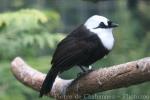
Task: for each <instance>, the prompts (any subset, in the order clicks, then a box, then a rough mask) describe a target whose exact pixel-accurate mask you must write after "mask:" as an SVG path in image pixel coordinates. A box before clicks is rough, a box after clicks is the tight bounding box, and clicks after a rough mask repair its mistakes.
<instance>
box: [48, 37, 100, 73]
mask: <svg viewBox="0 0 150 100" xmlns="http://www.w3.org/2000/svg"><path fill="white" fill-rule="evenodd" d="M89 38H90V39H93V38H91V37H87V38H86V39H77V38H74V37H69V38H65V39H64V40H63V41H61V42H60V44H58V46H57V48H56V50H55V53H54V55H53V59H52V62H51V63H52V65H54V66H55V67H61V70H62V71H63V70H67V69H69V68H71V66H73V65H79V64H80V63H82V62H84V61H86V60H87V59H88V58H89V56H90V54H91V53H92V52H93V51H94V50H95V49H96V47H97V44H96V43H93V42H91V40H89Z"/></svg>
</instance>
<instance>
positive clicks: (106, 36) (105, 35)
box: [90, 29, 114, 50]
mask: <svg viewBox="0 0 150 100" xmlns="http://www.w3.org/2000/svg"><path fill="white" fill-rule="evenodd" d="M90 31H92V32H93V33H95V34H97V36H98V37H99V38H100V40H101V42H102V43H103V45H104V46H105V48H107V49H108V50H111V49H112V48H113V46H114V37H113V34H112V29H92V30H90Z"/></svg>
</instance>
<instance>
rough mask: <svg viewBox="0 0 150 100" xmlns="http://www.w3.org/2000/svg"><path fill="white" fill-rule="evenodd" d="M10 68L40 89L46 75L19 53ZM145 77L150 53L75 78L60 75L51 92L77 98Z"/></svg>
mask: <svg viewBox="0 0 150 100" xmlns="http://www.w3.org/2000/svg"><path fill="white" fill-rule="evenodd" d="M11 71H12V73H13V74H14V76H15V77H16V78H17V79H18V80H19V81H20V82H21V83H23V84H25V85H27V86H28V87H30V88H33V89H34V90H36V91H39V90H40V87H41V85H42V82H43V80H44V78H45V74H43V73H41V72H39V71H37V70H35V69H33V68H31V67H30V66H29V65H27V64H26V63H25V62H24V61H23V60H22V59H21V58H19V57H17V58H15V59H14V60H13V61H12V63H11ZM146 81H150V57H147V58H143V59H140V60H137V61H132V62H128V63H125V64H120V65H115V66H112V67H108V68H100V69H98V70H95V71H92V72H90V73H87V74H86V75H84V76H82V77H79V78H77V79H75V80H64V79H61V78H60V77H57V78H56V81H55V82H54V85H53V88H52V91H51V93H49V94H48V96H52V97H55V98H57V99H58V100H77V99H81V97H83V95H84V94H94V93H97V92H102V91H106V90H111V89H116V88H121V87H127V86H131V85H135V84H140V83H143V82H146Z"/></svg>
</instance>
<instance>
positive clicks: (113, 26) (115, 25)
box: [109, 22, 119, 28]
mask: <svg viewBox="0 0 150 100" xmlns="http://www.w3.org/2000/svg"><path fill="white" fill-rule="evenodd" d="M118 26H119V25H118V24H116V23H114V22H112V23H111V24H110V25H109V27H111V28H115V27H118Z"/></svg>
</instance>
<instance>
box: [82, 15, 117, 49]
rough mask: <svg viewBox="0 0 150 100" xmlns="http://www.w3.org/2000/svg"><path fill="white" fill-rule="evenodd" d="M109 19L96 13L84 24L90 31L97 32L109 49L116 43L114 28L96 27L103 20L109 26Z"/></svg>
mask: <svg viewBox="0 0 150 100" xmlns="http://www.w3.org/2000/svg"><path fill="white" fill-rule="evenodd" d="M108 21H109V20H108V19H107V18H105V17H103V16H99V15H94V16H92V17H90V18H89V19H88V20H87V21H86V22H85V24H84V25H85V27H86V28H87V29H89V31H91V32H93V33H95V34H97V36H98V37H99V38H100V40H101V42H102V43H103V45H104V46H105V48H107V49H108V50H111V49H112V48H113V45H114V37H113V34H112V28H96V27H98V26H99V24H100V23H101V22H103V23H104V24H105V25H106V26H107V25H108Z"/></svg>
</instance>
